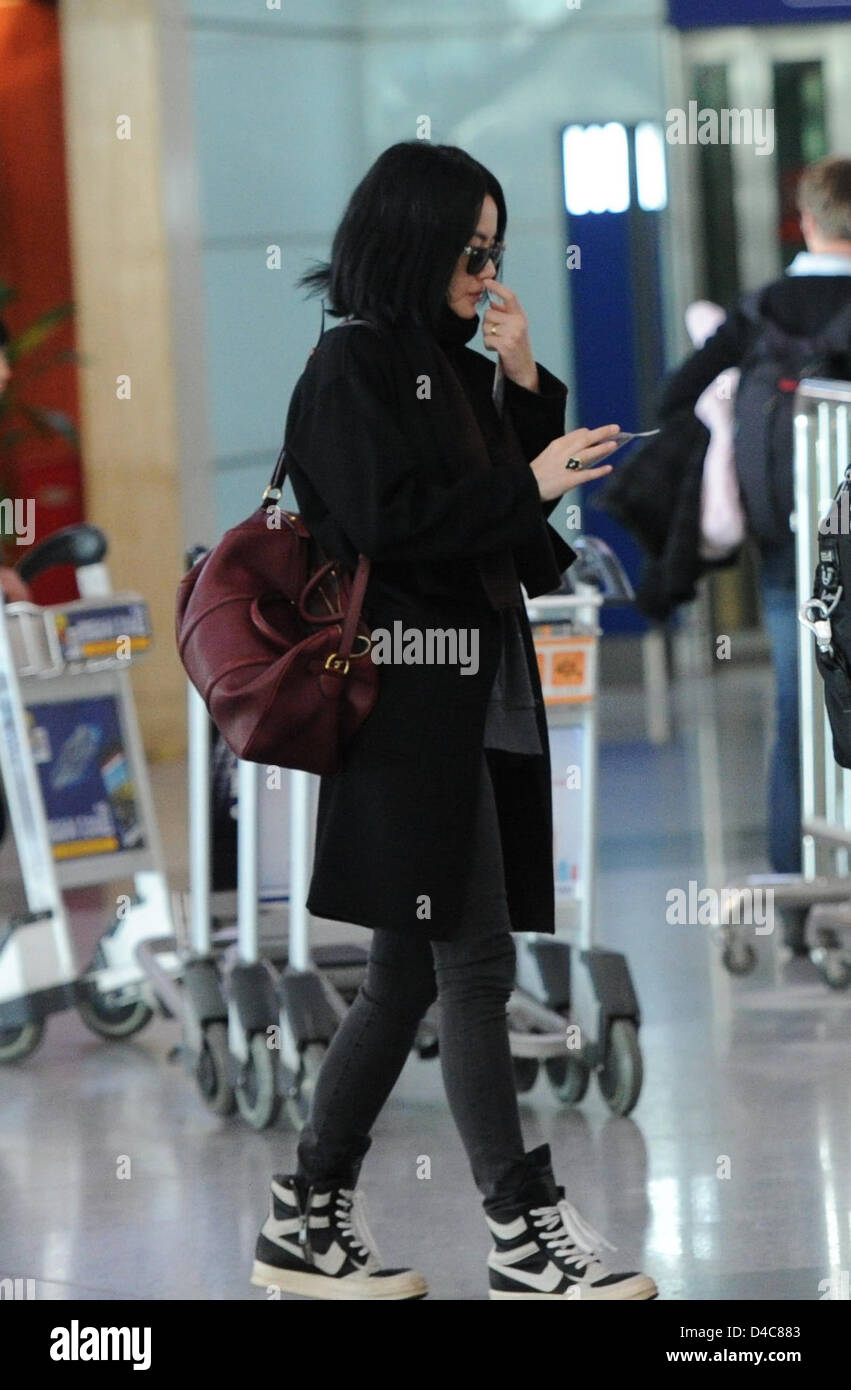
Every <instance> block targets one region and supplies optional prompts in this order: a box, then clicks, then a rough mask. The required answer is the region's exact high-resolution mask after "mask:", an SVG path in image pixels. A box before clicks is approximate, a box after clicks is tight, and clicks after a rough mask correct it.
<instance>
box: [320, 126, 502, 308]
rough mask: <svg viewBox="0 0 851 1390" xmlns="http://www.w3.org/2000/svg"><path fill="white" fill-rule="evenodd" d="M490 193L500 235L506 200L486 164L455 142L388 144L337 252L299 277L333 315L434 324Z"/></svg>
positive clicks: (338, 238) (345, 222)
mask: <svg viewBox="0 0 851 1390" xmlns="http://www.w3.org/2000/svg"><path fill="white" fill-rule="evenodd" d="M488 194H490V196H491V197H492V198H493V200H494V202H495V203H496V206H497V231H496V236H497V240H498V241H502V240H503V238H504V236H505V226H506V221H507V215H506V210H505V198H504V196H503V192H502V188H501V187H500V184H499V182H498V180H497V179H495V178H494V176H493V174H492V173H491V172H490V170H489V169H486V168H485V166H484V165H483V164H480V163H479V162H478V160H476V159H473V158H472V156H471V155H468V154H467V153H466V152H465V151H464V150H462V149H459V148H458V147H457V146H456V145H432V144H430V143H429V142H428V141H426V140H404V141H402V142H401V143H399V144H398V145H391V146H390V148H389V149H386V150H385V151H384V153H383V154H381V155H379V157H378V159H376V161H375V163H374V164H373V165H372V167H371V168H370V169H369V171H368V172H367V173H366V174H365V176H364V177H363V179H361V182H360V183H359V184H358V186H357V188H356V189H355V191H354V193H353V194H352V196H351V198H350V199H349V203H348V206H347V208H346V211H345V213H344V214H343V218H342V221H341V222H340V225H339V227H338V228H337V231H336V234H335V236H334V242H333V245H332V248H331V260H330V261H329V262H322V263H320V264H319V266H318V267H317V268H316V269H315V270H311V271H309V272H308V273H307V274H305V275H302V276H301V277H300V278H299V280H298V281H297V282H296V283H297V285H299V286H308V287H309V292H310V294H320V293H321V294H323V296H324V298H325V300H326V304H327V308H328V312H329V313H330V314H332V315H333V317H334V318H342V317H345V316H348V315H354V316H355V317H356V318H366V319H371V320H372V321H373V322H376V323H382V324H384V325H392V324H396V323H400V322H404V321H410V322H413V323H414V324H416V325H417V326H419V327H424V328H429V329H431V330H434V329H435V328H436V326H437V324H438V323H439V316H440V313H441V309H442V307H443V306H444V305H445V303H446V291H447V290H448V288H449V282H450V280H451V279H452V274H453V271H454V269H455V265H456V263H457V260H458V257H459V256H460V255H461V252H462V251H463V249H464V247H465V246H466V245H467V244H468V243H469V240H470V237H471V236H472V235H473V233H474V232H475V230H476V223H477V219H478V217H479V214H480V212H481V209H482V203H483V202H484V200H485V198H486V196H487V195H488Z"/></svg>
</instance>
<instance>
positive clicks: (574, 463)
mask: <svg viewBox="0 0 851 1390" xmlns="http://www.w3.org/2000/svg"><path fill="white" fill-rule="evenodd" d="M505 225H506V212H505V201H504V198H503V194H502V189H501V188H500V186H499V184H498V182H497V181H496V179H495V178H494V177H493V175H492V174H490V173H489V172H488V170H486V169H485V168H484V167H483V166H482V165H481V164H479V163H477V162H476V161H475V160H473V159H471V158H470V157H469V156H468V155H466V154H465V153H464V152H463V151H462V150H459V149H455V148H454V147H448V146H434V145H431V144H429V143H427V142H422V141H416V140H414V141H410V142H406V143H403V144H400V145H395V146H393V147H392V148H391V149H389V150H387V151H385V153H384V154H383V155H382V156H381V157H380V158H379V159H378V160H377V161H376V163H375V164H374V165H373V167H372V169H370V171H369V172H368V173H367V175H366V177H365V178H364V179H363V181H362V182H361V184H360V185H359V187H358V188H357V189H356V190H355V192H354V194H353V195H352V198H351V201H350V203H349V206H348V208H347V210H346V212H345V215H344V217H343V220H342V222H341V224H340V227H339V229H338V231H337V234H336V237H335V240H334V245H333V250H332V256H331V262H330V264H329V265H327V266H323V267H321V268H320V269H319V270H318V271H314V272H312V274H310V275H308V276H305V277H303V281H302V283H308V284H310V285H311V287H312V288H314V289H321V290H322V291H324V293H325V294H326V295H327V297H328V299H329V301H330V307H331V310H332V312H333V313H334V314H335V316H337V317H340V318H344V317H345V318H349V319H358V320H364V321H365V322H358V323H343V324H340V325H339V326H338V327H336V328H334V329H332V330H331V331H330V332H328V333H325V334H324V335H323V336H322V337H321V339H320V342H319V344H318V345H317V347H316V349H315V351H314V353H313V355H312V356H311V359H310V361H309V363H308V366H307V368H306V370H305V371H304V373H303V374H302V376H301V378H300V380H299V382H298V383H297V386H296V388H295V391H294V393H293V397H292V401H291V405H290V410H289V415H288V418H287V430H286V445H287V463H288V468H289V474H290V478H291V480H292V485H293V488H294V491H295V494H296V498H297V501H298V504H299V508H300V510H301V512H302V514H303V516H304V518H305V521H306V522H307V524H308V526H309V527H310V529H311V531H312V533H313V535H314V536H315V537H316V538H317V540H318V541H319V542H320V543H321V544H322V545H323V547H324V548H325V550H326V551H327V553H328V554H330V555H334V556H336V557H338V558H339V559H340V560H341V561H343V562H344V563H345V564H347V565H349V566H352V567H353V566H354V564H355V562H356V559H357V556H358V554H364V555H367V556H368V557H369V558H370V560H371V573H370V580H369V585H368V588H367V592H366V598H365V603H364V613H365V616H366V618H367V620H368V621H369V624H370V628H371V631H372V635H373V638H374V639H375V647H374V648H373V651H372V658H373V659H376V660H378V661H380V663H381V664H380V678H381V684H380V693H379V698H378V703H377V705H376V707H375V709H374V711H373V713H372V714H371V715H370V716H369V718H368V719H367V720H366V721H365V723H364V724H363V725H362V727H361V729H360V730H359V731H358V733H357V734H356V736H355V737H354V739H353V740H352V742H351V743H350V745H349V746H348V748H347V750H346V754H345V758H344V762H343V766H342V767H341V769H340V770H339V771H338V772H337V773H336V774H335V775H334V776H332V777H325V778H323V779H322V783H321V788H320V797H319V808H318V817H317V833H316V851H315V861H314V869H313V877H312V881H311V885H310V892H309V896H308V900H307V901H308V907H309V908H310V910H311V911H312V912H313V913H315V914H317V915H319V916H321V917H329V918H334V919H337V920H340V921H346V922H355V923H359V924H361V925H363V926H365V927H369V928H372V930H373V936H372V941H371V948H370V958H369V964H368V968H367V974H366V978H365V981H364V983H363V985H362V987H361V989H360V990H359V992H358V995H357V997H356V999H355V1000H354V1002H353V1004H352V1006H351V1009H350V1010H349V1013H348V1014H347V1016H346V1018H345V1020H344V1021H343V1023H342V1024H341V1026H340V1028H339V1030H338V1031H337V1033H336V1035H335V1037H334V1039H333V1041H332V1043H331V1046H330V1048H329V1051H328V1053H327V1055H326V1057H325V1059H324V1061H323V1064H322V1068H321V1070H320V1074H319V1077H318V1079H317V1084H316V1089H315V1092H314V1096H313V1100H312V1104H311V1111H310V1116H309V1118H308V1121H307V1124H306V1127H305V1129H304V1130H303V1132H302V1134H301V1137H300V1140H299V1144H298V1166H297V1170H296V1172H295V1173H290V1174H280V1175H278V1176H276V1177H275V1178H273V1181H272V1200H271V1210H270V1214H269V1218H268V1220H267V1221H266V1223H265V1224H264V1226H263V1230H262V1232H261V1234H260V1236H259V1238H258V1243H257V1250H256V1260H255V1266H254V1271H253V1274H252V1281H253V1282H254V1283H257V1284H259V1285H262V1286H274V1287H277V1288H280V1289H284V1290H287V1291H289V1292H295V1293H301V1294H308V1295H312V1296H314V1297H319V1298H392V1299H406V1298H419V1297H422V1296H423V1295H424V1294H425V1292H426V1286H425V1283H424V1281H423V1279H422V1277H421V1276H420V1275H419V1274H417V1273H415V1272H414V1271H412V1270H409V1269H403V1270H386V1269H382V1267H381V1264H380V1261H379V1259H378V1256H377V1254H376V1252H375V1249H374V1243H373V1241H372V1239H371V1237H370V1235H369V1232H368V1230H367V1229H366V1226H365V1223H364V1222H363V1220H362V1216H361V1215H360V1214H359V1213H358V1210H357V1206H356V1204H355V1199H356V1197H357V1194H356V1192H355V1187H356V1183H357V1178H358V1173H359V1170H360V1166H361V1163H362V1161H363V1158H364V1156H365V1154H366V1152H367V1149H368V1148H369V1146H370V1143H371V1140H370V1130H371V1129H372V1126H373V1124H374V1122H375V1119H376V1117H377V1116H378V1114H379V1111H380V1110H381V1108H382V1106H383V1104H384V1102H385V1100H386V1099H387V1096H388V1095H389V1093H390V1091H391V1090H392V1087H393V1085H394V1083H395V1081H396V1078H397V1076H398V1075H399V1072H400V1070H401V1068H402V1066H403V1065H404V1062H405V1059H406V1058H407V1056H408V1053H409V1051H410V1049H411V1046H412V1044H413V1041H414V1037H415V1034H416V1031H417V1027H418V1024H419V1022H420V1020H421V1018H422V1015H423V1013H424V1012H425V1010H426V1009H427V1008H428V1006H429V1005H430V1004H431V1003H432V1002H433V1000H434V999H435V998H436V997H437V998H439V1001H440V1009H439V1014H440V1021H439V1043H440V1059H441V1065H442V1068H443V1076H444V1082H445V1086H446V1092H447V1097H448V1100H449V1104H450V1108H451V1110H452V1114H453V1117H454V1119H455V1122H456V1124H457V1126H458V1129H459V1132H460V1134H461V1137H462V1140H463V1143H464V1145H465V1148H466V1150H467V1153H468V1156H469V1159H470V1164H471V1168H472V1173H473V1177H474V1180H475V1182H476V1184H477V1186H478V1187H479V1190H480V1191H481V1193H482V1196H483V1199H484V1206H485V1213H486V1217H487V1220H488V1223H489V1226H490V1229H491V1232H492V1235H493V1238H494V1248H493V1250H492V1252H491V1255H490V1257H489V1262H488V1263H489V1279H490V1292H491V1297H492V1298H524V1299H526V1298H536V1299H537V1298H571V1297H572V1298H576V1297H577V1296H580V1297H584V1298H592V1299H600V1298H607V1299H614V1298H619V1299H625V1298H626V1299H635V1298H649V1297H652V1296H653V1295H654V1294H655V1291H656V1290H655V1285H654V1284H653V1282H652V1280H650V1279H648V1278H647V1277H646V1276H644V1275H638V1274H626V1275H614V1274H609V1273H607V1271H606V1270H605V1269H604V1268H603V1267H602V1265H601V1263H600V1261H599V1258H598V1248H599V1243H600V1238H599V1237H595V1236H594V1233H593V1232H591V1231H590V1228H588V1227H587V1226H586V1225H585V1223H583V1222H582V1221H581V1218H579V1216H578V1214H577V1213H576V1212H575V1211H574V1209H573V1208H572V1207H570V1206H569V1205H568V1204H567V1203H566V1202H565V1201H563V1200H562V1199H563V1195H564V1194H563V1189H561V1188H558V1187H557V1186H556V1183H555V1178H554V1175H553V1171H552V1167H551V1163H550V1155H549V1150H548V1148H547V1146H546V1145H542V1146H541V1147H540V1148H538V1149H536V1150H534V1151H532V1152H531V1153H529V1154H526V1153H524V1145H523V1137H522V1133H521V1129H520V1120H519V1112H518V1106H517V1097H516V1091H515V1085H514V1072H513V1068H512V1063H511V1056H510V1050H509V1042H508V1029H507V1023H506V1003H507V1001H508V997H509V995H510V993H511V990H512V987H513V980H514V966H515V956H514V943H513V941H512V938H511V932H512V931H535V932H545V933H552V932H553V931H554V921H553V911H554V907H553V898H554V894H553V873H552V807H551V792H550V767H549V753H548V743H547V727H546V720H545V715H544V708H543V700H542V697H541V686H540V681H539V677H538V668H537V663H536V660H535V654H534V647H533V644H532V639H531V633H530V628H529V623H528V620H527V618H526V613H525V608H524V605H523V598H522V593H521V589H520V584H521V583H522V584H523V585H524V586H525V588H526V591H527V593H528V594H529V595H530V596H534V595H536V594H541V593H546V592H549V591H551V590H553V589H555V588H557V587H558V584H559V580H560V574H561V572H562V571H563V570H564V568H565V567H566V566H567V565H568V564H570V562H571V561H572V559H573V552H572V551H571V550H570V548H569V547H568V546H567V545H566V544H565V543H564V541H562V540H561V538H560V537H559V536H558V535H557V534H556V533H555V531H553V530H552V529H551V528H550V527H549V525H548V523H547V520H546V517H547V515H548V514H549V512H550V511H552V509H553V507H554V506H555V505H556V503H557V502H558V500H559V498H560V497H561V496H562V495H563V494H564V493H565V492H567V491H568V490H569V489H570V488H572V487H575V486H576V485H577V484H578V483H580V482H583V481H585V480H586V479H589V478H596V477H599V476H602V474H604V473H607V472H609V471H610V467H611V466H610V465H605V464H604V465H601V466H598V467H595V466H594V465H595V464H598V462H599V461H600V460H602V459H604V458H605V457H606V456H607V455H608V454H609V453H610V452H611V451H612V450H613V449H614V447H615V445H614V444H613V443H612V442H611V441H612V436H613V435H614V434H616V433H617V429H618V427H617V426H616V425H609V426H605V427H603V428H601V429H596V430H586V429H580V430H574V431H573V432H572V433H570V434H567V435H565V434H564V407H565V397H566V394H567V393H566V388H565V387H564V385H563V384H562V383H561V382H560V381H558V380H557V379H556V378H555V377H554V376H552V375H551V373H549V372H548V371H547V370H546V369H545V368H544V367H542V366H540V364H538V363H537V362H536V361H535V359H534V357H533V355H532V351H531V348H530V345H529V334H528V325H527V322H526V317H525V315H524V313H523V310H522V308H521V306H520V303H519V301H518V299H517V297H516V295H515V294H513V293H512V291H511V290H509V289H507V288H506V287H505V286H504V285H502V284H500V283H499V282H498V281H497V280H496V275H497V272H498V269H499V264H500V260H501V257H502V250H503V237H504V232H505ZM487 293H492V294H493V295H494V296H495V297H494V299H493V300H492V301H491V303H490V306H489V307H488V308H487V311H486V313H485V315H484V324H483V328H484V341H485V344H486V346H487V347H488V348H490V349H492V350H493V351H494V352H495V353H496V354H497V356H498V358H499V361H500V363H501V366H502V371H503V373H504V380H503V392H504V399H503V400H502V401H501V402H499V403H498V404H499V406H500V408H499V409H498V408H497V405H495V403H494V399H493V398H492V388H493V386H494V367H493V364H492V363H491V362H489V361H488V359H487V358H485V357H482V356H481V355H479V354H477V353H476V352H473V351H471V350H470V349H469V348H468V347H467V346H466V344H467V343H468V342H469V341H470V339H471V338H472V337H473V335H474V334H475V332H476V329H477V328H478V323H479V320H478V315H477V305H478V304H479V303H480V302H481V301H482V299H483V297H484V296H485V295H486V294H487ZM583 470H584V471H583ZM366 659H367V660H368V659H370V658H369V657H366Z"/></svg>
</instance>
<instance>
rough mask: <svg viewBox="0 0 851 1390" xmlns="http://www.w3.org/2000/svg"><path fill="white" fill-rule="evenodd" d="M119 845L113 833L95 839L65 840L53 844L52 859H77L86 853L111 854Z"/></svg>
mask: <svg viewBox="0 0 851 1390" xmlns="http://www.w3.org/2000/svg"><path fill="white" fill-rule="evenodd" d="M120 848H121V846H120V844H119V843H118V841H117V840H116V838H115V836H114V835H103V836H99V837H98V838H97V839H95V840H66V841H65V842H64V843H63V844H61V845H54V846H53V858H54V859H77V858H79V857H80V856H82V855H86V854H113V853H114V852H115V850H117V849H120Z"/></svg>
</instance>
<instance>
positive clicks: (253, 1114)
mask: <svg viewBox="0 0 851 1390" xmlns="http://www.w3.org/2000/svg"><path fill="white" fill-rule="evenodd" d="M203 554H204V550H203V548H201V547H199V548H196V549H195V550H193V551H192V552H191V553H190V555H189V556H188V557H187V558H188V560H189V562H190V564H191V563H193V562H194V561H195V560H197V559H199V558H200V556H201V555H203ZM187 690H188V707H187V712H188V734H189V737H188V747H189V758H188V763H189V769H188V770H189V829H190V833H189V869H190V873H189V877H190V883H189V893H188V895H183V896H179V897H178V900H177V908H176V914H175V915H176V918H177V926H178V930H177V933H176V934H173V935H161V936H160V937H159V938H157V939H150V940H147V941H145V942H143V943H142V944H141V945H140V947H139V953H138V954H139V960H140V962H141V964H142V966H143V968H144V970H145V972H146V974H147V976H148V978H149V979H150V981H151V982H152V985H153V986H154V988H155V990H156V993H157V995H158V997H160V998H161V999H162V1000H163V1001H164V1002H165V1004H166V1005H167V1007H168V1009H169V1011H170V1012H171V1013H172V1014H173V1015H174V1016H175V1017H177V1018H178V1019H179V1020H180V1022H181V1026H182V1032H183V1038H182V1043H181V1045H180V1048H179V1052H180V1054H181V1056H182V1060H183V1063H184V1066H185V1068H186V1070H187V1071H188V1072H189V1073H190V1074H192V1075H194V1077H195V1080H196V1083H197V1085H198V1089H199V1092H200V1094H201V1097H202V1099H203V1100H204V1102H205V1104H206V1105H207V1106H208V1107H209V1108H210V1109H211V1110H212V1111H213V1112H214V1113H217V1114H220V1115H231V1114H233V1113H234V1112H235V1111H237V1110H238V1111H239V1114H240V1116H241V1117H242V1118H243V1119H244V1120H245V1121H246V1122H247V1123H248V1124H250V1125H251V1126H252V1128H254V1129H265V1128H266V1127H267V1126H268V1125H271V1124H272V1123H273V1122H274V1120H275V1118H276V1117H277V1115H278V1112H279V1109H280V1106H281V1102H282V1101H283V1103H284V1106H285V1109H286V1113H287V1116H288V1118H289V1120H290V1122H291V1123H292V1124H293V1126H294V1127H295V1128H297V1129H300V1128H301V1127H302V1125H303V1124H304V1122H305V1120H306V1118H307V1112H308V1109H309V1103H310V1096H311V1093H312V1089H313V1085H314V1083H315V1080H316V1077H317V1075H318V1072H319V1067H320V1065H321V1062H322V1058H323V1056H324V1054H325V1052H326V1050H327V1048H328V1046H329V1044H330V1041H331V1039H332V1037H333V1036H334V1033H335V1032H336V1030H337V1028H338V1026H339V1024H340V1022H341V1020H342V1019H343V1018H344V1017H345V1014H346V1011H347V1009H348V1007H349V1005H350V1004H351V1002H352V1000H353V999H354V997H355V995H356V993H357V991H358V988H359V986H360V983H361V981H362V979H363V978H364V974H365V972H366V964H367V955H368V953H367V951H366V949H365V948H364V947H362V946H360V945H357V944H353V943H348V942H339V943H334V944H326V945H322V944H318V945H313V946H312V945H311V941H310V935H311V930H310V918H309V914H308V912H307V908H306V906H305V902H306V899H307V892H308V877H309V864H310V859H311V855H312V827H313V824H314V822H315V810H316V799H317V794H318V787H319V779H318V778H317V777H313V776H310V775H308V774H307V773H303V772H290V771H287V770H285V769H281V768H276V767H271V766H269V767H263V766H261V765H258V764H256V763H251V762H244V761H242V760H241V759H237V758H236V757H235V756H234V755H233V754H231V753H229V750H227V748H226V746H225V745H224V744H223V743H222V742H221V740H219V741H218V742H217V743H215V744H214V736H215V730H214V727H213V725H212V722H211V720H210V718H209V715H208V713H207V710H206V707H205V705H204V702H203V700H202V698H201V696H200V695H199V694H198V692H197V691H196V690H195V689H194V688H193V687H192V685H191V684H190V683H188V684H187ZM214 782H215V786H214V785H213V784H214ZM227 783H229V784H230V787H229V788H228V786H227V785H226V784H227ZM229 815H232V817H233V820H234V822H235V826H236V833H235V854H234V853H232V850H231V846H230V845H229V844H225V843H222V834H221V831H222V828H223V825H224V822H225V821H226V819H227V817H228V816H229ZM214 829H215V830H216V831H217V832H218V839H219V842H220V844H219V849H220V850H223V852H224V858H225V859H226V860H227V861H228V864H229V866H230V867H232V868H233V871H234V872H233V884H232V885H231V883H230V882H229V881H227V875H222V874H221V873H219V872H218V871H217V870H218V866H217V865H216V864H215V863H214V857H213V852H212V847H213V839H214ZM224 839H227V836H225V837H224ZM287 846H289V854H287V848H286V847H287ZM233 890H235V891H233ZM175 955H176V956H177V959H178V960H179V961H180V963H181V968H180V969H179V970H178V971H175V970H173V969H172V968H171V965H170V962H171V961H172V960H173V959H174V957H175ZM435 1035H436V1027H435V1025H434V1023H433V1021H432V1018H431V1017H430V1016H429V1015H427V1016H426V1018H425V1019H424V1020H423V1022H422V1024H421V1025H420V1030H419V1033H418V1037H417V1040H416V1044H415V1046H416V1048H417V1050H418V1051H419V1052H420V1054H421V1055H423V1056H427V1055H431V1054H432V1053H433V1052H434V1051H435V1042H434V1039H435Z"/></svg>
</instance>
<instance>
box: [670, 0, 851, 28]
mask: <svg viewBox="0 0 851 1390" xmlns="http://www.w3.org/2000/svg"><path fill="white" fill-rule="evenodd" d="M849 19H851V0H668V20H669V22H670V23H671V24H674V25H676V27H677V28H678V29H717V28H720V27H722V26H724V25H742V24H825V23H829V22H830V21H833V22H840V21H842V20H849Z"/></svg>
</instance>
